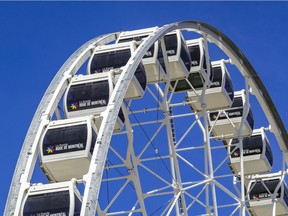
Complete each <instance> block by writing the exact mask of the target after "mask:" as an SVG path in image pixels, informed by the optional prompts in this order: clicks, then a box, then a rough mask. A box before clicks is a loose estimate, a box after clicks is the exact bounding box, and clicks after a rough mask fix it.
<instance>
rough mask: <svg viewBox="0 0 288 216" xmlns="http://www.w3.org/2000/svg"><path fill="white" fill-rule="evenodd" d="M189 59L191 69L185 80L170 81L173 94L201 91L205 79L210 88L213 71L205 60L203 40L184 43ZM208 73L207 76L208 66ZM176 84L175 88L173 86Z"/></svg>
mask: <svg viewBox="0 0 288 216" xmlns="http://www.w3.org/2000/svg"><path fill="white" fill-rule="evenodd" d="M186 44H187V47H188V50H189V53H190V57H191V68H190V73H189V76H188V78H187V79H183V80H178V81H172V82H171V87H172V88H174V92H180V91H187V90H191V89H192V87H193V88H194V89H199V88H200V89H201V88H202V87H203V86H204V83H205V80H206V79H207V85H208V86H210V85H211V82H212V79H213V73H212V72H213V71H212V65H211V63H210V60H209V59H208V61H207V60H206V56H205V52H207V51H205V46H204V39H203V38H199V39H194V40H187V41H186ZM207 62H208V64H209V68H210V73H209V76H208V64H207ZM176 82H177V85H176V87H174V86H175V84H176Z"/></svg>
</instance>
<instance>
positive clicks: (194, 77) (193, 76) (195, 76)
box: [171, 73, 204, 92]
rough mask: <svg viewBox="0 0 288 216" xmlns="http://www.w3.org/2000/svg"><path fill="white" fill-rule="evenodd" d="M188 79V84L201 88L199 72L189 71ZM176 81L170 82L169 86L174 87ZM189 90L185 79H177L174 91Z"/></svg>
mask: <svg viewBox="0 0 288 216" xmlns="http://www.w3.org/2000/svg"><path fill="white" fill-rule="evenodd" d="M188 80H189V82H190V84H191V85H192V86H193V88H194V89H196V90H197V89H201V88H202V87H203V83H204V81H203V79H202V76H201V75H200V73H190V74H189V76H188ZM175 83H176V81H172V82H171V86H172V87H174V85H175ZM186 90H191V87H190V85H189V84H188V82H187V81H186V79H183V80H178V83H177V87H176V88H175V91H176V92H177V91H186Z"/></svg>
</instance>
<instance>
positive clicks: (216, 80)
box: [210, 66, 222, 88]
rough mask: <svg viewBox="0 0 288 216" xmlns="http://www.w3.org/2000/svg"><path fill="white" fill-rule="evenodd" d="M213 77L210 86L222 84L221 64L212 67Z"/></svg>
mask: <svg viewBox="0 0 288 216" xmlns="http://www.w3.org/2000/svg"><path fill="white" fill-rule="evenodd" d="M212 73H213V79H212V83H211V85H210V88H217V87H220V86H221V85H222V69H221V66H218V67H213V68H212Z"/></svg>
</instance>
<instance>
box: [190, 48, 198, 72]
mask: <svg viewBox="0 0 288 216" xmlns="http://www.w3.org/2000/svg"><path fill="white" fill-rule="evenodd" d="M188 50H189V53H190V57H191V66H192V67H197V66H199V64H200V47H199V45H195V46H189V47H188Z"/></svg>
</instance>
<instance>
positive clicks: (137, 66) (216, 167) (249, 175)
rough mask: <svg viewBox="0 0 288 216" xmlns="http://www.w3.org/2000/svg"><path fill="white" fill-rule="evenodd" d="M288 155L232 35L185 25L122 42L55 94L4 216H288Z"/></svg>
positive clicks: (75, 70) (269, 105) (42, 112)
mask: <svg viewBox="0 0 288 216" xmlns="http://www.w3.org/2000/svg"><path fill="white" fill-rule="evenodd" d="M287 150H288V136H287V132H286V129H285V127H284V125H283V123H282V120H281V118H280V116H279V114H278V112H277V110H276V108H275V106H274V104H273V102H272V100H271V98H270V96H269V94H268V92H267V90H266V88H265V86H264V85H263V83H262V82H261V79H260V78H259V76H258V75H257V73H256V72H255V70H254V69H253V67H252V65H251V64H250V63H249V61H248V60H247V58H246V57H245V56H244V54H243V53H242V52H241V51H240V49H239V48H238V47H237V46H236V45H235V44H234V43H233V42H232V41H231V40H230V39H229V38H228V37H227V36H226V35H224V34H223V33H222V32H221V31H219V30H217V29H216V28H214V27H212V26H210V25H208V24H205V23H202V22H198V21H184V22H178V23H172V24H167V25H164V26H162V27H151V28H146V29H138V30H133V31H124V32H116V33H111V34H107V35H103V36H99V37H96V38H94V39H92V40H90V41H88V42H87V43H85V44H84V45H82V46H81V47H80V48H79V49H78V50H76V51H75V53H73V54H72V55H71V57H70V58H68V60H67V61H66V62H65V63H64V65H63V66H62V67H61V68H60V70H59V71H58V73H57V74H56V76H55V77H54V79H53V81H52V82H51V84H50V86H49V87H48V89H47V91H46V93H45V95H44V96H43V98H42V101H41V102H40V104H39V107H38V109H37V111H36V112H35V115H34V118H33V120H32V123H31V125H30V128H29V130H28V132H27V136H26V139H25V141H24V143H23V147H22V150H21V153H20V156H19V159H18V163H17V166H16V169H15V173H14V176H13V179H12V183H11V187H10V191H9V195H8V199H7V203H6V208H5V212H4V214H5V216H6V215H7V216H8V215H9V216H11V215H15V216H18V215H19V216H28V215H29V216H31V215H36V216H44V215H45V216H46V215H47V216H48V215H50V216H64V215H65V216H68V215H69V216H72V215H81V216H83V215H87V216H91V215H99V216H102V215H129V216H130V215H144V216H146V215H190V216H196V215H215V216H217V215H222V216H224V215H242V216H243V215H253V216H265V215H267V216H272V215H273V216H275V215H287V214H288V190H287V186H286V183H285V182H286V181H285V177H286V174H287V171H286V169H287V165H286V163H287V160H286V157H287ZM38 165H39V166H38ZM39 168H40V169H39ZM36 170H41V172H43V174H44V175H45V177H46V178H47V181H46V182H34V181H33V180H32V176H33V173H34V172H35V171H36Z"/></svg>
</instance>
